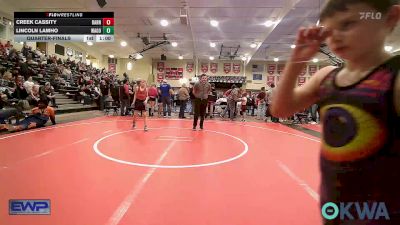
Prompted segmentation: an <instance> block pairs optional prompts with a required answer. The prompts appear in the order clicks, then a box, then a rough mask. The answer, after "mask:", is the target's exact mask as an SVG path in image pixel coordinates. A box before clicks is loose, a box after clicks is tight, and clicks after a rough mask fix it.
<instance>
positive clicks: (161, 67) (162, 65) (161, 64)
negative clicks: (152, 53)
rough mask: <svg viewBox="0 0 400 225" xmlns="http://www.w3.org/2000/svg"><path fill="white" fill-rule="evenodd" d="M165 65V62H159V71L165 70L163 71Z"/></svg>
mask: <svg viewBox="0 0 400 225" xmlns="http://www.w3.org/2000/svg"><path fill="white" fill-rule="evenodd" d="M164 67H165V64H164V62H158V63H157V70H158V72H163V71H164Z"/></svg>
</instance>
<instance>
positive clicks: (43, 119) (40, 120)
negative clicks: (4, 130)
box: [8, 99, 56, 132]
mask: <svg viewBox="0 0 400 225" xmlns="http://www.w3.org/2000/svg"><path fill="white" fill-rule="evenodd" d="M49 119H50V120H51V123H52V124H53V125H55V124H56V117H55V112H54V109H53V108H52V107H50V106H48V102H47V100H45V99H40V100H39V101H38V107H35V108H33V109H32V115H29V116H28V117H26V118H25V119H23V120H22V121H20V122H19V123H18V124H17V125H16V126H12V125H10V126H9V127H8V131H10V132H14V131H21V130H26V129H31V128H38V127H44V126H45V124H46V123H47V121H49Z"/></svg>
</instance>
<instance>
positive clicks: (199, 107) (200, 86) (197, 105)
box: [193, 74, 211, 130]
mask: <svg viewBox="0 0 400 225" xmlns="http://www.w3.org/2000/svg"><path fill="white" fill-rule="evenodd" d="M207 80H208V77H207V75H205V74H202V75H201V76H200V81H198V82H197V83H196V84H195V85H194V87H193V95H194V96H195V97H196V98H195V99H194V120H193V130H196V127H197V121H198V120H199V115H200V129H201V130H203V123H204V117H205V115H206V108H207V104H208V94H209V93H210V91H211V84H210V83H208V81H207Z"/></svg>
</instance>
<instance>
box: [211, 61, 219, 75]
mask: <svg viewBox="0 0 400 225" xmlns="http://www.w3.org/2000/svg"><path fill="white" fill-rule="evenodd" d="M210 71H211V73H216V72H217V71H218V63H210Z"/></svg>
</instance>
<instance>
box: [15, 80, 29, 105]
mask: <svg viewBox="0 0 400 225" xmlns="http://www.w3.org/2000/svg"><path fill="white" fill-rule="evenodd" d="M23 81H24V79H23V77H22V76H17V78H16V80H15V84H16V87H15V90H14V92H13V94H12V97H13V98H15V99H18V100H25V99H26V98H27V97H28V96H29V94H28V92H27V91H26V89H25V88H24V85H23Z"/></svg>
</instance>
